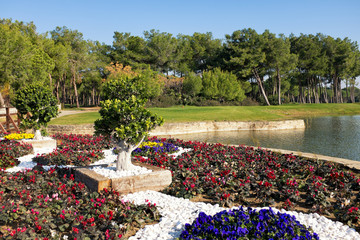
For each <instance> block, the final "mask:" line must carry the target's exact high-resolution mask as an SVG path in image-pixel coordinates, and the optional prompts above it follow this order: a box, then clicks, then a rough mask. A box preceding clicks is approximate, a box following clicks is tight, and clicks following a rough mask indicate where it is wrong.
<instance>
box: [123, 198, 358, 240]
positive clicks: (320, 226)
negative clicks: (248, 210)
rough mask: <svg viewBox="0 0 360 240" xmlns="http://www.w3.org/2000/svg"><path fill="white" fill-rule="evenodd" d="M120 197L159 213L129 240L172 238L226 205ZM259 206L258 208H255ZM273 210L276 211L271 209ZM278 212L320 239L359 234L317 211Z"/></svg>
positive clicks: (344, 238) (343, 239)
mask: <svg viewBox="0 0 360 240" xmlns="http://www.w3.org/2000/svg"><path fill="white" fill-rule="evenodd" d="M123 199H124V200H127V201H130V202H134V203H135V204H145V203H146V200H148V201H149V202H151V203H153V204H154V203H155V204H156V207H157V208H158V209H159V212H160V214H161V215H162V217H161V219H160V222H159V223H158V224H154V225H148V226H146V227H145V228H143V229H141V230H139V231H138V232H137V233H136V235H135V236H133V237H131V238H129V240H135V239H142V240H151V239H153V240H155V239H175V238H177V237H179V236H180V234H181V232H182V230H183V229H184V226H185V224H186V223H190V224H191V223H192V222H193V221H194V219H195V218H196V217H198V215H199V213H200V212H205V213H206V214H208V215H214V214H216V213H217V212H220V211H222V210H225V209H228V208H222V207H219V205H217V204H216V205H212V204H206V203H203V202H191V201H189V200H188V199H183V198H176V197H173V196H169V195H166V194H163V193H159V192H155V191H144V192H137V193H133V194H128V195H126V196H124V197H123ZM256 209H261V208H256ZM273 210H274V211H275V212H277V211H279V210H278V209H274V208H273ZM280 212H283V213H288V214H291V215H294V216H295V217H296V219H297V220H298V221H299V222H300V223H302V224H304V225H305V226H307V227H311V228H312V229H313V230H314V232H315V233H317V234H318V235H319V237H320V239H321V240H356V239H360V235H359V233H358V232H356V231H355V230H354V229H352V228H350V227H348V226H347V225H344V224H342V223H341V222H334V221H331V220H329V219H327V218H326V217H323V216H320V215H319V214H316V213H315V214H303V213H298V212H293V211H285V210H283V209H282V210H280Z"/></svg>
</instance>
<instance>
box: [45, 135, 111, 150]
mask: <svg viewBox="0 0 360 240" xmlns="http://www.w3.org/2000/svg"><path fill="white" fill-rule="evenodd" d="M52 137H53V138H54V139H56V140H57V142H58V144H57V147H58V148H59V149H64V148H66V149H71V150H73V151H90V150H103V149H110V148H111V144H110V141H109V139H107V138H105V137H103V136H92V135H88V134H85V135H82V134H60V133H57V134H54V135H52Z"/></svg>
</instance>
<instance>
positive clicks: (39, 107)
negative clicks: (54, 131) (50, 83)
mask: <svg viewBox="0 0 360 240" xmlns="http://www.w3.org/2000/svg"><path fill="white" fill-rule="evenodd" d="M13 103H14V106H15V107H16V109H17V110H18V112H19V114H20V115H19V117H20V119H21V127H22V128H25V129H27V128H32V129H34V130H38V129H40V128H41V127H42V126H44V127H46V126H47V123H48V122H49V121H50V120H51V118H53V117H56V116H57V114H58V107H57V99H56V97H55V96H54V95H53V94H52V92H51V90H50V89H48V88H46V87H44V86H43V85H42V84H40V83H34V84H31V85H28V86H25V87H23V88H20V89H19V90H18V91H17V92H16V95H15V97H14V99H13ZM28 113H29V114H30V116H27V114H28Z"/></svg>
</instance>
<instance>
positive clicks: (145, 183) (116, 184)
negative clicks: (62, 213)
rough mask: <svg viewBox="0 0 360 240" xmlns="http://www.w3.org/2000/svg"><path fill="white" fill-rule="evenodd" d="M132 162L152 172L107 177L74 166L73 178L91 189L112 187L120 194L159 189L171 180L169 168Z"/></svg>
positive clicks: (98, 189) (167, 184)
mask: <svg viewBox="0 0 360 240" xmlns="http://www.w3.org/2000/svg"><path fill="white" fill-rule="evenodd" d="M132 164H134V165H136V166H140V167H145V168H148V169H150V170H152V172H150V173H146V174H140V175H136V176H127V177H120V178H115V179H109V178H107V177H105V176H103V175H100V174H98V173H96V172H95V171H93V170H91V169H89V168H88V167H87V168H76V169H74V170H75V180H76V181H81V182H83V183H84V184H85V185H86V186H87V187H88V188H89V189H90V190H91V191H97V192H100V191H101V190H103V189H104V188H110V187H112V188H113V189H114V190H116V191H118V192H119V193H120V194H128V193H134V192H139V191H146V190H153V191H160V190H163V189H164V188H166V187H167V186H169V185H170V184H171V182H172V174H171V172H170V171H169V170H166V169H162V168H159V167H155V166H152V165H148V164H145V163H139V162H132Z"/></svg>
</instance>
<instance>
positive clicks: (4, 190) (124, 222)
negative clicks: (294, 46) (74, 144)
mask: <svg viewBox="0 0 360 240" xmlns="http://www.w3.org/2000/svg"><path fill="white" fill-rule="evenodd" d="M0 182H1V184H0V226H1V227H0V238H1V239H63V237H64V236H68V239H119V238H121V237H124V238H126V237H128V236H131V235H132V234H133V233H134V231H136V230H137V229H138V228H141V227H143V226H144V225H145V224H149V223H153V222H154V221H157V220H158V219H159V214H158V211H157V209H156V207H155V206H154V205H152V204H151V203H147V204H146V203H144V205H140V206H135V205H133V204H131V203H129V202H124V201H122V200H120V198H119V193H117V192H115V191H111V190H105V191H103V192H101V193H97V192H93V193H91V192H90V191H89V190H88V189H87V187H86V186H85V185H84V184H83V183H81V182H75V181H74V177H73V175H72V174H71V173H70V170H67V169H50V170H49V171H44V170H43V169H42V168H41V167H37V169H36V170H35V169H33V170H28V171H25V172H18V173H11V174H10V173H6V172H5V171H3V170H2V171H0Z"/></svg>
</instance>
